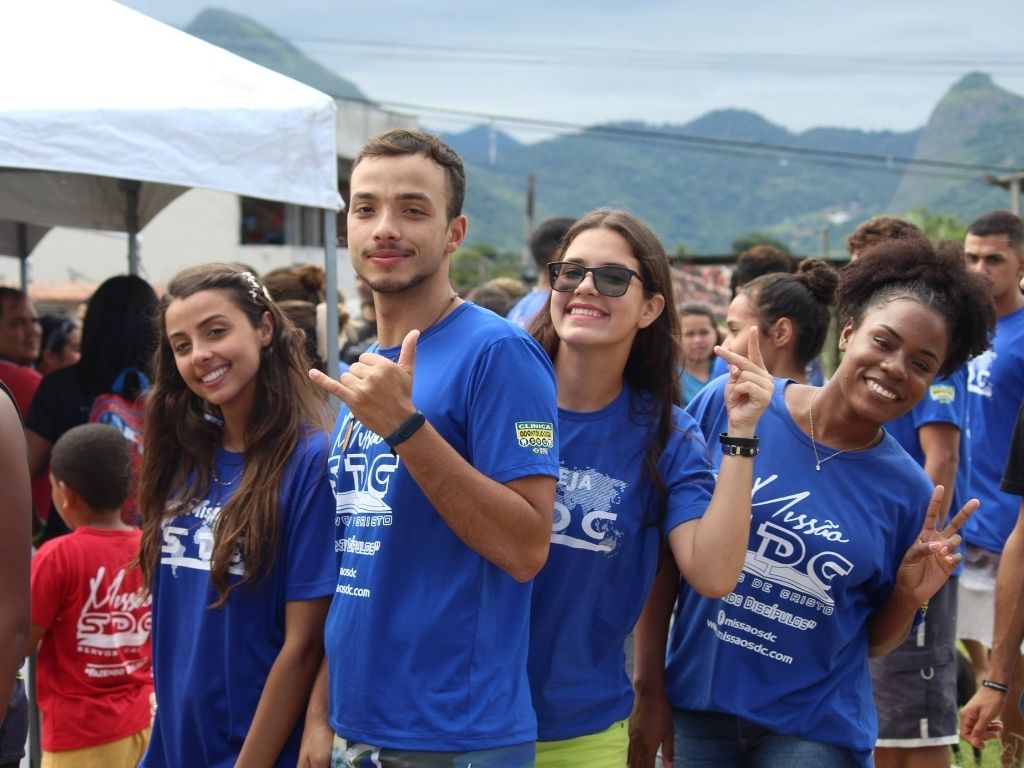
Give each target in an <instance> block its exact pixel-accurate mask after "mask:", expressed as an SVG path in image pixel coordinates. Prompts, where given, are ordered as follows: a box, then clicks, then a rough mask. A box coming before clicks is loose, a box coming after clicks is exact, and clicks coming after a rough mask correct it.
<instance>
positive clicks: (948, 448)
mask: <svg viewBox="0 0 1024 768" xmlns="http://www.w3.org/2000/svg"><path fill="white" fill-rule="evenodd" d="M917 440H918V443H920V445H921V450H922V451H923V452H924V471H925V474H927V475H928V477H930V478H931V481H932V483H934V484H935V485H941V486H942V487H943V488H945V489H946V495H945V496H944V497H943V499H942V509H941V511H940V512H939V523H940V524H945V521H946V517H947V516H948V515H949V508H950V505H951V504H952V503H953V491H954V489H955V486H956V471H957V468H958V467H959V466H960V429H959V428H958V427H957V426H956V425H955V424H950V423H948V422H941V421H940V422H934V423H932V424H925V425H924V426H922V427H921V428H920V429H918V430H917Z"/></svg>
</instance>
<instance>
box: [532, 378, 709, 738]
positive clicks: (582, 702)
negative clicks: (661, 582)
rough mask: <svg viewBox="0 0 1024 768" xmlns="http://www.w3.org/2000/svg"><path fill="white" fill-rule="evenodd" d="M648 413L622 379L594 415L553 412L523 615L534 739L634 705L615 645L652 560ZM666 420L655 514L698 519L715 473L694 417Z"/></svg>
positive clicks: (637, 607)
mask: <svg viewBox="0 0 1024 768" xmlns="http://www.w3.org/2000/svg"><path fill="white" fill-rule="evenodd" d="M659 415H660V414H658V412H657V410H656V403H655V402H654V400H653V398H651V397H650V395H648V394H647V393H644V392H635V391H634V390H632V389H631V388H630V387H629V386H628V385H625V386H623V389H622V392H621V393H620V394H619V396H618V397H616V398H615V400H613V401H612V402H611V403H610V404H609V405H607V406H605V407H604V408H602V409H600V410H598V411H593V412H590V413H579V412H575V411H568V410H565V409H564V408H560V409H559V411H558V436H559V443H560V445H561V448H560V455H561V465H562V468H561V477H560V478H559V482H558V496H557V498H556V500H555V515H554V520H553V525H552V534H551V552H550V554H549V555H548V561H547V563H546V564H545V566H544V568H543V569H542V570H541V572H540V574H538V576H537V578H536V579H534V585H533V612H532V614H531V616H530V659H529V664H528V668H529V672H530V686H531V688H532V690H533V706H534V708H535V709H536V711H537V730H538V734H539V736H538V738H539V739H540V740H541V741H558V740H562V739H571V738H575V737H577V736H582V735H585V734H590V733H597V732H599V731H603V730H605V729H606V728H608V726H610V725H611V724H612V723H615V722H617V721H619V720H622V719H623V718H625V717H627V716H628V715H629V712H630V710H631V709H632V708H633V688H632V686H631V685H630V682H629V678H628V677H627V676H626V660H625V652H624V643H625V640H626V636H627V635H628V634H629V632H630V631H631V630H632V629H633V625H634V624H635V623H636V620H637V618H638V617H639V616H640V611H641V609H642V608H643V605H644V601H645V600H646V599H647V593H648V592H649V591H650V588H651V583H652V582H653V580H654V572H655V569H656V568H657V564H658V552H659V549H660V540H661V527H660V524H661V520H660V518H661V496H660V494H659V492H658V489H657V487H656V485H655V483H654V482H653V480H652V478H651V477H650V474H649V473H648V471H647V466H646V464H645V459H646V455H647V450H648V448H649V446H650V444H651V441H652V440H653V438H654V433H655V425H656V419H657V417H658V416H659ZM672 421H673V429H672V431H671V432H670V433H669V439H668V442H667V444H666V445H665V449H664V450H663V451H662V453H661V456H660V458H659V460H658V472H659V473H660V475H661V479H662V482H663V483H664V486H665V505H666V510H668V511H670V513H671V515H672V518H673V520H676V521H678V522H680V523H681V522H685V521H687V520H693V519H695V518H698V517H700V516H701V515H703V514H704V512H705V510H706V509H707V506H708V503H709V502H710V501H711V493H712V491H713V488H714V476H713V475H712V473H711V462H710V459H709V458H708V452H707V448H706V447H705V445H704V440H703V438H702V437H701V435H700V433H699V431H698V429H697V425H696V424H695V423H694V421H693V419H692V418H691V417H690V416H688V415H687V414H686V413H684V412H683V411H682V409H680V408H675V409H674V410H673V413H672Z"/></svg>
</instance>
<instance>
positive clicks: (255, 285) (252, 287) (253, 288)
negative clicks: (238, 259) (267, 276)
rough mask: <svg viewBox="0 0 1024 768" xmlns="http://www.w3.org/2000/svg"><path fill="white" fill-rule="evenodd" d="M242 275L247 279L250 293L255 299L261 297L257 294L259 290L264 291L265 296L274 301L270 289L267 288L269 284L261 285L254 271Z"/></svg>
mask: <svg viewBox="0 0 1024 768" xmlns="http://www.w3.org/2000/svg"><path fill="white" fill-rule="evenodd" d="M242 277H244V278H245V281H246V282H247V283H249V295H250V296H252V300H253V301H259V298H260V297H259V296H258V295H257V293H256V292H257V291H260V292H262V293H263V298H265V299H266V300H267V301H273V299H271V298H270V291H268V290H267V286H265V285H260V281H259V280H257V279H256V275H254V274H253V273H252V272H243V273H242Z"/></svg>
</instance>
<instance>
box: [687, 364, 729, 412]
mask: <svg viewBox="0 0 1024 768" xmlns="http://www.w3.org/2000/svg"><path fill="white" fill-rule="evenodd" d="M721 359H722V358H720V357H716V358H715V360H721ZM713 367H714V366H712V368H713ZM711 378H712V377H711V376H710V372H709V377H708V378H707V379H698V378H697V377H696V376H694V375H693V374H692V373H690V372H689V371H688V370H686V369H685V368H680V369H679V392H680V394H681V395H682V398H683V405H686V404H687V403H688V402H690V401H691V400H693V398H695V397H696V396H697V393H698V392H700V391H701V390H702V389H704V387H706V386H707V385H708V382H709V381H711Z"/></svg>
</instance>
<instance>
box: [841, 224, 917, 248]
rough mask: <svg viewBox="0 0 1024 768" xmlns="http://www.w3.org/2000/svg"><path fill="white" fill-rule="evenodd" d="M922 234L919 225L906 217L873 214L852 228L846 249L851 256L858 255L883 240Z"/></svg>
mask: <svg viewBox="0 0 1024 768" xmlns="http://www.w3.org/2000/svg"><path fill="white" fill-rule="evenodd" d="M924 236H925V235H924V232H922V231H921V228H920V227H918V226H917V225H916V224H912V223H911V222H909V221H907V220H906V219H898V218H896V217H895V216H875V217H873V218H870V219H868V220H867V221H865V222H864V223H862V224H861V225H860V226H858V227H857V228H856V229H855V230H853V234H851V235H850V237H849V238H848V239H847V241H846V250H847V251H849V253H850V255H851V256H852V255H854V254H857V255H858V256H859V255H860V254H861V253H862V252H864V251H866V250H867V249H868V248H871V247H873V246H876V245H878V244H879V243H881V242H884V241H885V240H900V239H902V238H906V237H924Z"/></svg>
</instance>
